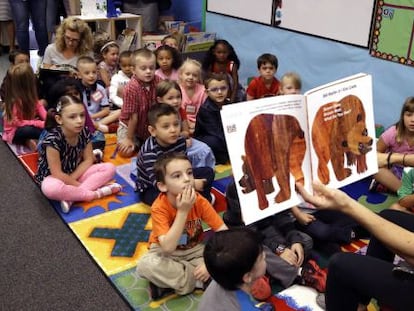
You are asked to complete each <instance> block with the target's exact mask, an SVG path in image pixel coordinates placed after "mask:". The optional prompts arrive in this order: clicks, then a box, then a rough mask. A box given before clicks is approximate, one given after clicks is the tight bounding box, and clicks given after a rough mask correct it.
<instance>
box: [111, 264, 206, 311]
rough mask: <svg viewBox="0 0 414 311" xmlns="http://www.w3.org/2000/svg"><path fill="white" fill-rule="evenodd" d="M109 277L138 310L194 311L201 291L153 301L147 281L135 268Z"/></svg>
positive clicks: (173, 295) (172, 295) (171, 295)
mask: <svg viewBox="0 0 414 311" xmlns="http://www.w3.org/2000/svg"><path fill="white" fill-rule="evenodd" d="M110 279H111V282H112V283H113V284H114V286H115V287H116V288H117V289H118V291H119V292H120V293H121V294H122V296H124V298H125V299H126V300H127V301H128V303H129V304H130V305H131V307H132V308H133V309H134V310H140V311H154V310H165V311H182V310H188V311H196V310H197V307H198V304H199V302H200V299H201V296H202V293H203V292H202V291H200V290H196V291H194V292H193V293H191V294H188V295H184V296H178V295H176V294H174V293H173V294H170V295H168V296H166V297H164V298H162V299H159V300H156V301H153V300H151V297H150V290H149V286H148V281H147V280H145V279H143V278H141V277H139V276H138V275H137V273H136V271H135V268H132V269H129V270H126V271H123V272H121V273H118V274H116V275H112V276H111V277H110Z"/></svg>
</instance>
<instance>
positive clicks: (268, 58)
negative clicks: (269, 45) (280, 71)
mask: <svg viewBox="0 0 414 311" xmlns="http://www.w3.org/2000/svg"><path fill="white" fill-rule="evenodd" d="M266 63H270V64H272V65H273V66H274V67H275V68H276V69H277V67H278V66H279V61H278V60H277V57H276V55H273V54H270V53H264V54H262V55H260V56H259V57H258V58H257V68H258V69H260V66H262V65H264V64H266Z"/></svg>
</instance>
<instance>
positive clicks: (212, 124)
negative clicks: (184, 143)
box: [193, 74, 229, 164]
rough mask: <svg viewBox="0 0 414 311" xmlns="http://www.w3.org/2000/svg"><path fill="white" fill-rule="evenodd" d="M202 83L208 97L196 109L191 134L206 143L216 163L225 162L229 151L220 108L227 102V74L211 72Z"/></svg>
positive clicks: (227, 159) (227, 160)
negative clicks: (192, 132)
mask: <svg viewBox="0 0 414 311" xmlns="http://www.w3.org/2000/svg"><path fill="white" fill-rule="evenodd" d="M204 84H205V87H206V91H207V95H208V98H207V99H206V101H205V102H204V103H203V105H202V106H201V107H200V109H199V111H198V114H197V119H196V126H195V131H194V135H193V136H194V138H196V139H198V140H201V141H202V142H204V143H206V144H207V145H208V146H209V147H210V148H211V150H213V153H214V157H215V158H216V164H226V163H227V162H229V153H228V150H227V144H226V138H225V137H224V129H223V123H222V122H221V114H220V110H221V108H222V107H223V105H225V104H227V103H228V101H227V94H228V91H229V84H228V80H227V76H226V75H225V74H211V75H210V76H209V77H208V78H207V79H206V80H205V81H204Z"/></svg>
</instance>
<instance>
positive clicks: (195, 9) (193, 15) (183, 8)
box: [162, 0, 204, 22]
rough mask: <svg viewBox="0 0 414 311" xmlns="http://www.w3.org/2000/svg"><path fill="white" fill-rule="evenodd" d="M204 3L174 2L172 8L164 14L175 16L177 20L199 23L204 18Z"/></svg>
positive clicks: (193, 1)
mask: <svg viewBox="0 0 414 311" xmlns="http://www.w3.org/2000/svg"><path fill="white" fill-rule="evenodd" d="M203 2H204V1H203V0H172V5H171V8H170V9H169V10H168V11H164V12H162V14H163V15H169V14H170V15H173V16H174V17H175V20H181V21H186V22H198V21H201V19H202V16H203V6H204V3H203Z"/></svg>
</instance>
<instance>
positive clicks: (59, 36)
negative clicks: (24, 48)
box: [42, 16, 93, 68]
mask: <svg viewBox="0 0 414 311" xmlns="http://www.w3.org/2000/svg"><path fill="white" fill-rule="evenodd" d="M92 47H93V37H92V31H91V29H90V27H89V25H88V24H87V23H86V22H85V21H83V20H81V19H80V18H78V17H75V16H69V17H67V18H65V19H64V20H63V21H62V23H61V24H60V25H59V27H58V29H57V30H56V40H55V42H54V43H51V44H49V45H48V46H47V48H46V51H45V56H44V58H43V64H42V67H43V68H58V67H62V66H63V67H64V66H68V65H69V67H70V66H72V67H76V62H77V60H78V58H79V56H81V55H89V56H91V57H93V52H92Z"/></svg>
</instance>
